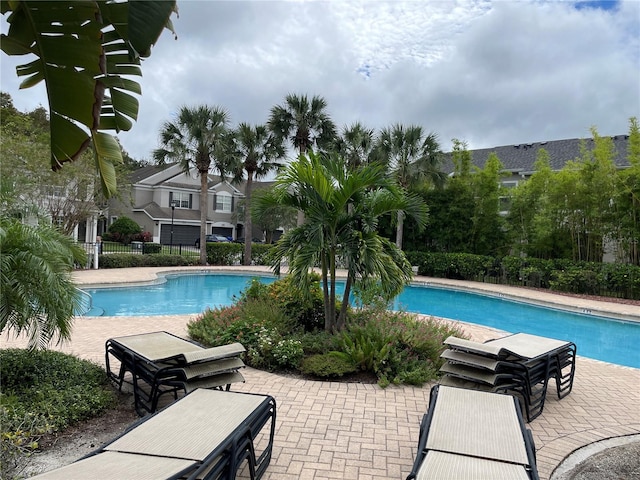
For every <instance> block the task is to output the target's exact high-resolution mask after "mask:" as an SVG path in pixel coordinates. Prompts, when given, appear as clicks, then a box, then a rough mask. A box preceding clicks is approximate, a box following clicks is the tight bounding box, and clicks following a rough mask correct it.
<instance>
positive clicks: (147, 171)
mask: <svg viewBox="0 0 640 480" xmlns="http://www.w3.org/2000/svg"><path fill="white" fill-rule="evenodd" d="M171 166H173V164H172V163H170V164H167V165H147V166H146V167H142V168H139V169H137V170H135V171H133V172H131V174H130V175H129V179H130V180H131V183H137V182H139V181H141V180H144V179H145V178H149V177H151V176H153V175H155V174H156V173H160V172H162V171H163V170H166V169H167V168H169V167H171Z"/></svg>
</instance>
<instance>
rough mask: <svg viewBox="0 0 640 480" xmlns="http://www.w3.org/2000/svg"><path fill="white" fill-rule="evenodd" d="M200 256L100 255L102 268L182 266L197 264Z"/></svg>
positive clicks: (99, 260) (99, 261) (99, 262)
mask: <svg viewBox="0 0 640 480" xmlns="http://www.w3.org/2000/svg"><path fill="white" fill-rule="evenodd" d="M198 263H199V259H198V257H183V256H182V255H164V254H153V255H138V254H136V253H109V254H103V255H100V256H99V259H98V264H99V265H100V268H129V267H182V266H186V265H197V264H198Z"/></svg>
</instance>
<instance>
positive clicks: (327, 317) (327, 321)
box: [321, 256, 333, 332]
mask: <svg viewBox="0 0 640 480" xmlns="http://www.w3.org/2000/svg"><path fill="white" fill-rule="evenodd" d="M321 263H322V296H323V298H324V329H325V331H327V332H330V331H332V330H333V320H332V319H331V312H330V310H331V308H330V306H329V282H328V281H327V259H326V258H325V257H324V256H323V257H322V261H321Z"/></svg>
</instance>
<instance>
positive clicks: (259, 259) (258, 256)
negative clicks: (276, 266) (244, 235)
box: [242, 243, 273, 265]
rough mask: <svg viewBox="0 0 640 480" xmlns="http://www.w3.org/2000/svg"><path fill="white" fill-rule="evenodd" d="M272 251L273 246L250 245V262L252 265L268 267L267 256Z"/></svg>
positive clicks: (262, 244)
mask: <svg viewBox="0 0 640 480" xmlns="http://www.w3.org/2000/svg"><path fill="white" fill-rule="evenodd" d="M272 249H273V245H268V244H264V243H253V244H251V262H252V263H253V264H254V265H269V264H270V262H269V254H270V252H271V250H272ZM242 253H243V257H242V259H243V263H244V245H243V252H242Z"/></svg>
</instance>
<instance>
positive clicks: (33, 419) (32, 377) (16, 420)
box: [0, 349, 116, 478]
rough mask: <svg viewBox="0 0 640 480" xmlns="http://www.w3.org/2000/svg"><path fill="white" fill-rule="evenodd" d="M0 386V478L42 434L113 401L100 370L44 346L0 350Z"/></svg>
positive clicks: (58, 428)
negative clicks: (39, 347) (45, 348)
mask: <svg viewBox="0 0 640 480" xmlns="http://www.w3.org/2000/svg"><path fill="white" fill-rule="evenodd" d="M0 390H1V391H2V394H1V395H0V428H1V432H0V437H1V439H0V441H1V444H0V453H1V455H2V458H0V460H2V469H3V477H2V478H10V477H9V476H4V475H5V473H6V471H5V468H8V469H15V468H16V466H17V465H19V464H20V463H24V455H25V454H27V453H29V452H30V451H31V450H33V449H35V448H37V442H38V439H39V438H40V436H42V435H43V434H44V433H49V432H55V431H57V430H60V429H63V428H65V427H67V426H69V425H71V424H73V423H76V422H78V421H80V420H84V419H86V418H91V417H95V416H96V415H98V414H99V413H101V412H102V411H104V410H105V409H107V408H109V407H111V406H112V405H114V404H115V400H116V397H115V392H114V391H113V389H112V388H111V387H110V385H109V383H108V381H107V376H106V374H105V371H104V369H103V368H101V367H100V366H98V365H95V364H93V363H91V362H88V361H85V360H80V359H78V358H75V357H73V356H71V355H67V354H64V353H60V352H54V351H48V350H34V351H30V350H21V349H6V350H0Z"/></svg>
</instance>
